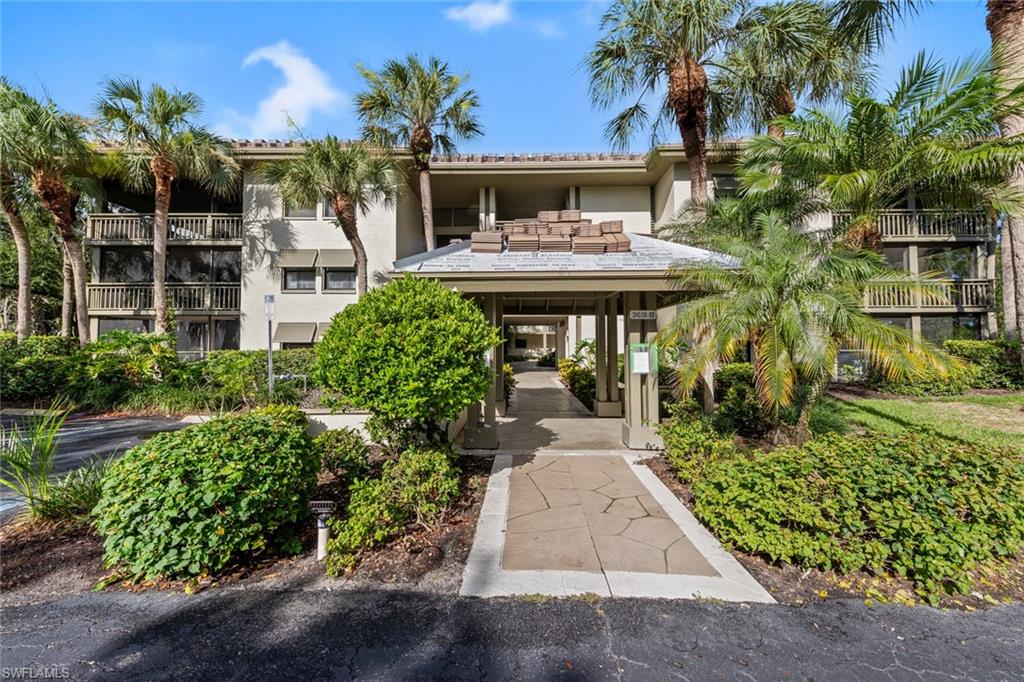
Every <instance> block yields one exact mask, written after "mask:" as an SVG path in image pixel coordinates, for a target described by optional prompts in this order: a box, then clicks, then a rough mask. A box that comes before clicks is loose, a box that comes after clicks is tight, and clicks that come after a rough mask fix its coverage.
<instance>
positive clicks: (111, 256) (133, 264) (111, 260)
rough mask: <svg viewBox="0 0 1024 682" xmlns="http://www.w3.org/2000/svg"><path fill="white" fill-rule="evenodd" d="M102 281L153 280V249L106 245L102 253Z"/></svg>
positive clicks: (135, 281)
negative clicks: (110, 246) (109, 246)
mask: <svg viewBox="0 0 1024 682" xmlns="http://www.w3.org/2000/svg"><path fill="white" fill-rule="evenodd" d="M100 281H101V282H117V283H120V284H141V283H144V282H152V281H153V251H152V249H139V248H133V247H127V248H120V247H119V248H108V247H104V248H103V249H102V252H101V253H100Z"/></svg>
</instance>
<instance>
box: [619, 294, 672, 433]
mask: <svg viewBox="0 0 1024 682" xmlns="http://www.w3.org/2000/svg"><path fill="white" fill-rule="evenodd" d="M656 305H657V302H656V299H655V294H653V293H649V294H639V293H635V292H628V293H626V305H625V308H624V310H623V316H624V318H625V322H626V362H625V377H626V403H625V405H624V415H625V418H624V419H623V423H622V442H623V443H624V444H625V446H626V447H628V448H630V449H632V450H650V449H655V448H660V447H662V446H663V443H662V440H661V437H660V436H659V435H658V433H657V430H656V429H657V426H658V375H657V373H656V372H651V373H649V374H634V373H633V372H634V369H635V367H634V365H633V358H632V353H630V346H631V345H632V344H637V343H651V342H653V341H654V338H655V336H656V335H657V333H658V322H657V320H632V319H630V313H631V312H632V311H634V310H641V309H647V310H654V309H655V308H656ZM652 364H653V362H652ZM651 369H653V367H652V368H651Z"/></svg>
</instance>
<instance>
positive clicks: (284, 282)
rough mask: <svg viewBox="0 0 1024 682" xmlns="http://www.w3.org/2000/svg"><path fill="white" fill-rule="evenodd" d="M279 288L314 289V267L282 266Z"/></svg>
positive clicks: (291, 289) (292, 289) (289, 289)
mask: <svg viewBox="0 0 1024 682" xmlns="http://www.w3.org/2000/svg"><path fill="white" fill-rule="evenodd" d="M281 288H283V289H284V290H285V291H316V270H315V269H314V268H283V269H282V275H281Z"/></svg>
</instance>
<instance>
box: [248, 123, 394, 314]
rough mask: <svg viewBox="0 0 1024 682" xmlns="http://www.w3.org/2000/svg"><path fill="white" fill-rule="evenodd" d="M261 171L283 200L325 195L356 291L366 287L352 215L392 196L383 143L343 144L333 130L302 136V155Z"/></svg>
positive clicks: (307, 200)
mask: <svg viewBox="0 0 1024 682" xmlns="http://www.w3.org/2000/svg"><path fill="white" fill-rule="evenodd" d="M262 172H263V175H264V176H265V177H266V178H267V179H268V180H269V181H270V182H273V183H275V184H277V186H278V188H279V189H280V191H281V195H282V196H283V197H284V200H285V201H286V202H288V203H292V204H295V205H298V206H309V205H311V204H312V205H315V204H316V202H317V201H319V200H320V199H321V198H322V197H327V199H328V200H329V201H330V202H331V207H332V208H333V209H334V221H335V223H337V225H338V227H340V228H341V231H342V233H343V234H344V235H345V238H346V239H348V241H349V243H350V244H351V245H352V251H353V252H354V255H355V261H356V293H357V294H358V295H360V296H362V295H363V294H364V293H366V288H367V260H366V248H365V247H364V246H363V240H362V239H361V238H360V236H359V228H358V224H357V221H358V214H359V213H362V214H363V215H366V213H367V212H368V211H369V210H370V208H371V207H372V206H374V205H379V204H383V205H385V206H393V205H394V204H395V202H396V201H397V199H398V189H399V185H398V183H399V172H398V164H397V163H396V162H395V159H394V157H393V156H392V155H391V150H390V149H389V148H374V147H371V146H370V145H368V144H367V143H365V142H361V141H357V142H350V143H345V142H343V141H341V140H339V139H338V138H336V137H334V136H333V135H328V136H326V137H325V138H323V139H322V140H307V141H304V144H303V147H302V155H301V156H299V157H298V158H295V159H288V160H283V161H274V162H269V163H267V164H265V165H264V166H263V169H262Z"/></svg>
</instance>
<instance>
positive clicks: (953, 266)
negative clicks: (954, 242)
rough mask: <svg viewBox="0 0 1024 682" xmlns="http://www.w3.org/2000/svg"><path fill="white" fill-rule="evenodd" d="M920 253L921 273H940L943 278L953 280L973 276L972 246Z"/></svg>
mask: <svg viewBox="0 0 1024 682" xmlns="http://www.w3.org/2000/svg"><path fill="white" fill-rule="evenodd" d="M918 253H919V256H918V262H919V263H920V266H919V267H920V271H921V272H932V271H938V272H940V273H942V275H941V276H945V277H950V278H953V279H960V278H963V277H972V276H973V270H974V267H973V266H974V264H973V263H972V261H973V259H972V258H971V247H970V246H960V247H955V248H952V249H946V248H942V247H937V248H922V249H920V250H919V251H918Z"/></svg>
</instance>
